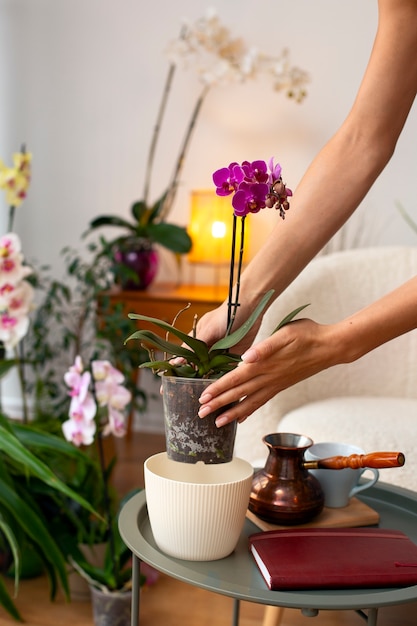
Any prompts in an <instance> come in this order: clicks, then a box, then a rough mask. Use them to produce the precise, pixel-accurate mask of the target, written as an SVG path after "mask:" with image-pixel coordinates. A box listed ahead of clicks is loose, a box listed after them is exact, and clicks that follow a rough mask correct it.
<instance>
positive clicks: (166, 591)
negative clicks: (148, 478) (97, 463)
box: [0, 433, 417, 626]
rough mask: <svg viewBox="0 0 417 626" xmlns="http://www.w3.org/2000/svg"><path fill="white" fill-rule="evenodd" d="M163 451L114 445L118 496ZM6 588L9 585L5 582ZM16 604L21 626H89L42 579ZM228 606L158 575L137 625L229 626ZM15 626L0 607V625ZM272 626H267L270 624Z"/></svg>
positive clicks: (288, 624) (155, 446) (391, 612)
mask: <svg viewBox="0 0 417 626" xmlns="http://www.w3.org/2000/svg"><path fill="white" fill-rule="evenodd" d="M163 449H164V441H163V438H162V437H161V436H160V435H148V434H146V435H145V434H138V433H135V434H134V435H132V436H131V437H129V438H128V439H122V440H118V441H117V442H116V451H117V454H118V459H119V460H118V463H117V465H116V474H115V476H114V480H115V484H116V486H117V488H118V489H119V490H120V492H121V493H125V492H126V491H128V490H130V489H132V488H134V487H137V486H142V485H143V462H144V460H145V459H146V458H147V457H148V456H150V455H151V454H154V453H156V452H160V451H162V450H163ZM7 584H8V585H9V588H10V589H12V583H11V581H10V580H8V581H7ZM16 604H17V606H18V608H19V610H20V612H21V613H22V615H23V617H24V619H25V623H26V626H93V620H92V613H91V606H90V603H89V602H80V601H72V602H71V603H66V602H65V601H64V600H63V599H62V598H61V597H58V598H57V600H55V601H54V602H50V601H49V596H48V585H47V581H46V580H45V579H44V578H42V577H41V578H36V579H33V580H30V581H22V582H21V585H20V589H19V594H18V598H17V601H16ZM232 610H233V602H232V600H231V599H230V598H226V597H224V596H220V595H217V594H214V593H212V592H209V591H205V590H203V589H198V588H196V587H192V586H190V585H187V584H185V583H182V582H179V581H175V580H173V579H171V578H169V577H168V576H165V575H160V577H159V579H158V581H157V582H156V584H155V585H153V586H152V587H148V588H145V589H144V590H143V592H142V595H141V617H140V624H141V626H165V625H166V626H229V625H230V624H231V619H232ZM263 615H264V607H262V606H260V605H256V604H252V603H249V602H242V603H241V610H240V626H261V624H262V619H263ZM310 619H311V618H309V617H305V616H303V615H302V614H301V612H300V611H298V610H294V609H286V610H285V611H284V615H283V619H282V622H281V626H309V624H310ZM364 623H365V622H364V620H363V619H362V618H361V617H360V616H359V615H357V614H356V613H354V612H351V611H322V612H321V613H320V614H319V615H318V617H317V618H315V622H314V624H317V626H361V624H364ZM13 624H14V625H15V624H16V622H14V621H13V620H12V619H10V618H9V617H8V616H7V615H6V614H5V613H4V611H3V610H2V609H1V608H0V626H12V625H13ZM416 625H417V603H413V604H410V605H402V606H399V607H394V608H387V609H381V610H380V611H379V617H378V626H416ZM271 626H272V625H271Z"/></svg>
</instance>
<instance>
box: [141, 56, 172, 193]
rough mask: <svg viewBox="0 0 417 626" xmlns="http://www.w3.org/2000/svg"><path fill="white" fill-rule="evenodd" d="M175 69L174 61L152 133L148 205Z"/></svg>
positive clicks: (147, 171) (146, 183)
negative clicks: (155, 160)
mask: <svg viewBox="0 0 417 626" xmlns="http://www.w3.org/2000/svg"><path fill="white" fill-rule="evenodd" d="M175 69H176V66H175V64H174V63H172V64H171V65H170V66H169V69H168V75H167V79H166V81H165V86H164V91H163V94H162V100H161V104H160V106H159V111H158V116H157V118H156V123H155V126H154V129H153V135H152V141H151V146H150V149H149V155H148V161H147V163H146V174H145V187H144V191H143V201H144V203H145V204H146V205H147V204H148V198H149V188H150V185H151V174H152V168H153V162H154V158H155V151H156V146H157V143H158V139H159V133H160V131H161V126H162V120H163V118H164V114H165V109H166V105H167V102H168V96H169V93H170V91H171V86H172V81H173V80H174V74H175Z"/></svg>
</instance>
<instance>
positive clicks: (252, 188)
mask: <svg viewBox="0 0 417 626" xmlns="http://www.w3.org/2000/svg"><path fill="white" fill-rule="evenodd" d="M268 193H269V185H267V184H264V183H258V184H255V183H245V182H242V183H240V185H239V189H238V190H237V191H236V193H235V195H234V196H233V199H232V205H233V209H234V214H235V215H236V216H237V217H245V215H248V213H258V212H259V211H260V210H261V209H264V208H265V206H266V198H267V195H268Z"/></svg>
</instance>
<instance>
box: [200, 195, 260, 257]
mask: <svg viewBox="0 0 417 626" xmlns="http://www.w3.org/2000/svg"><path fill="white" fill-rule="evenodd" d="M247 224H248V219H246V221H245V240H246V241H248V238H247V235H248V229H247ZM232 229H233V207H232V198H231V196H224V197H221V196H217V195H216V192H215V191H212V190H196V191H192V192H191V219H190V224H189V227H188V232H189V233H190V236H191V239H192V241H193V246H192V248H191V252H190V253H189V255H188V260H189V261H190V263H202V264H204V263H207V264H209V265H226V264H229V262H230V254H231V249H232ZM246 248H247V246H245V249H246ZM237 252H238V250H237ZM237 252H236V253H237ZM244 260H245V258H244Z"/></svg>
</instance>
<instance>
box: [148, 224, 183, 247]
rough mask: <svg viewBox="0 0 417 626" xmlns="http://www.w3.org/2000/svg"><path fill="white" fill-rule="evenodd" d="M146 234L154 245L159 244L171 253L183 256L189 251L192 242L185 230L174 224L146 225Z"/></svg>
mask: <svg viewBox="0 0 417 626" xmlns="http://www.w3.org/2000/svg"><path fill="white" fill-rule="evenodd" d="M146 230H147V232H148V235H149V237H150V238H151V239H152V241H154V242H155V243H159V244H160V245H161V246H164V247H165V248H167V249H168V250H171V251H172V252H177V253H179V254H185V253H187V252H189V251H190V250H191V246H192V240H191V237H190V235H189V234H188V233H187V231H186V229H185V228H183V227H182V226H177V225H176V224H167V223H166V222H160V223H159V224H151V223H150V224H148V226H147V229H146Z"/></svg>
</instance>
